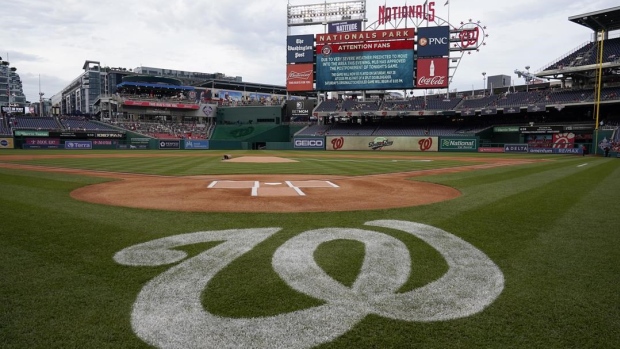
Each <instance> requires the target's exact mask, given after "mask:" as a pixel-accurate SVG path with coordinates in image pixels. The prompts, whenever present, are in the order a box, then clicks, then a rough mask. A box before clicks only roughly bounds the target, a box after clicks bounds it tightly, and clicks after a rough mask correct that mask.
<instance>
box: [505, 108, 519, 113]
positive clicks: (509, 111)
mask: <svg viewBox="0 0 620 349" xmlns="http://www.w3.org/2000/svg"><path fill="white" fill-rule="evenodd" d="M520 112H521V108H519V107H509V108H504V114H518V113H520Z"/></svg>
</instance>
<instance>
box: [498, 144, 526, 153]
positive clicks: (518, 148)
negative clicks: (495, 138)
mask: <svg viewBox="0 0 620 349" xmlns="http://www.w3.org/2000/svg"><path fill="white" fill-rule="evenodd" d="M528 149H529V146H528V145H527V144H504V153H527V152H528Z"/></svg>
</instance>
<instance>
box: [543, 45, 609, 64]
mask: <svg viewBox="0 0 620 349" xmlns="http://www.w3.org/2000/svg"><path fill="white" fill-rule="evenodd" d="M596 50H597V45H596V44H595V43H594V42H589V43H587V44H585V45H584V46H582V47H580V48H579V49H577V50H576V51H575V52H572V53H570V54H568V55H567V56H565V57H563V58H561V59H560V60H558V61H557V62H555V63H553V64H551V65H549V66H548V67H546V68H545V69H543V70H555V69H562V68H567V67H576V66H582V65H591V64H595V63H596V56H597V52H596ZM619 60H620V38H614V39H608V40H605V42H604V43H603V62H616V61H619Z"/></svg>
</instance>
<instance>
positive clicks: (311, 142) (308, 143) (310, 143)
mask: <svg viewBox="0 0 620 349" xmlns="http://www.w3.org/2000/svg"><path fill="white" fill-rule="evenodd" d="M324 145H325V143H324V142H323V140H322V139H296V140H295V146H296V147H323V146H324Z"/></svg>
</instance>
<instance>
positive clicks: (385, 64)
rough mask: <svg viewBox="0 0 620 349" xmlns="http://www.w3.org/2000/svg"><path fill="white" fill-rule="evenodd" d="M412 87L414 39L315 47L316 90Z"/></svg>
mask: <svg viewBox="0 0 620 349" xmlns="http://www.w3.org/2000/svg"><path fill="white" fill-rule="evenodd" d="M412 87H413V41H386V42H372V43H355V44H332V45H324V46H323V45H319V46H317V59H316V89H317V90H320V91H342V90H374V89H376V90H385V89H404V88H412Z"/></svg>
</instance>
